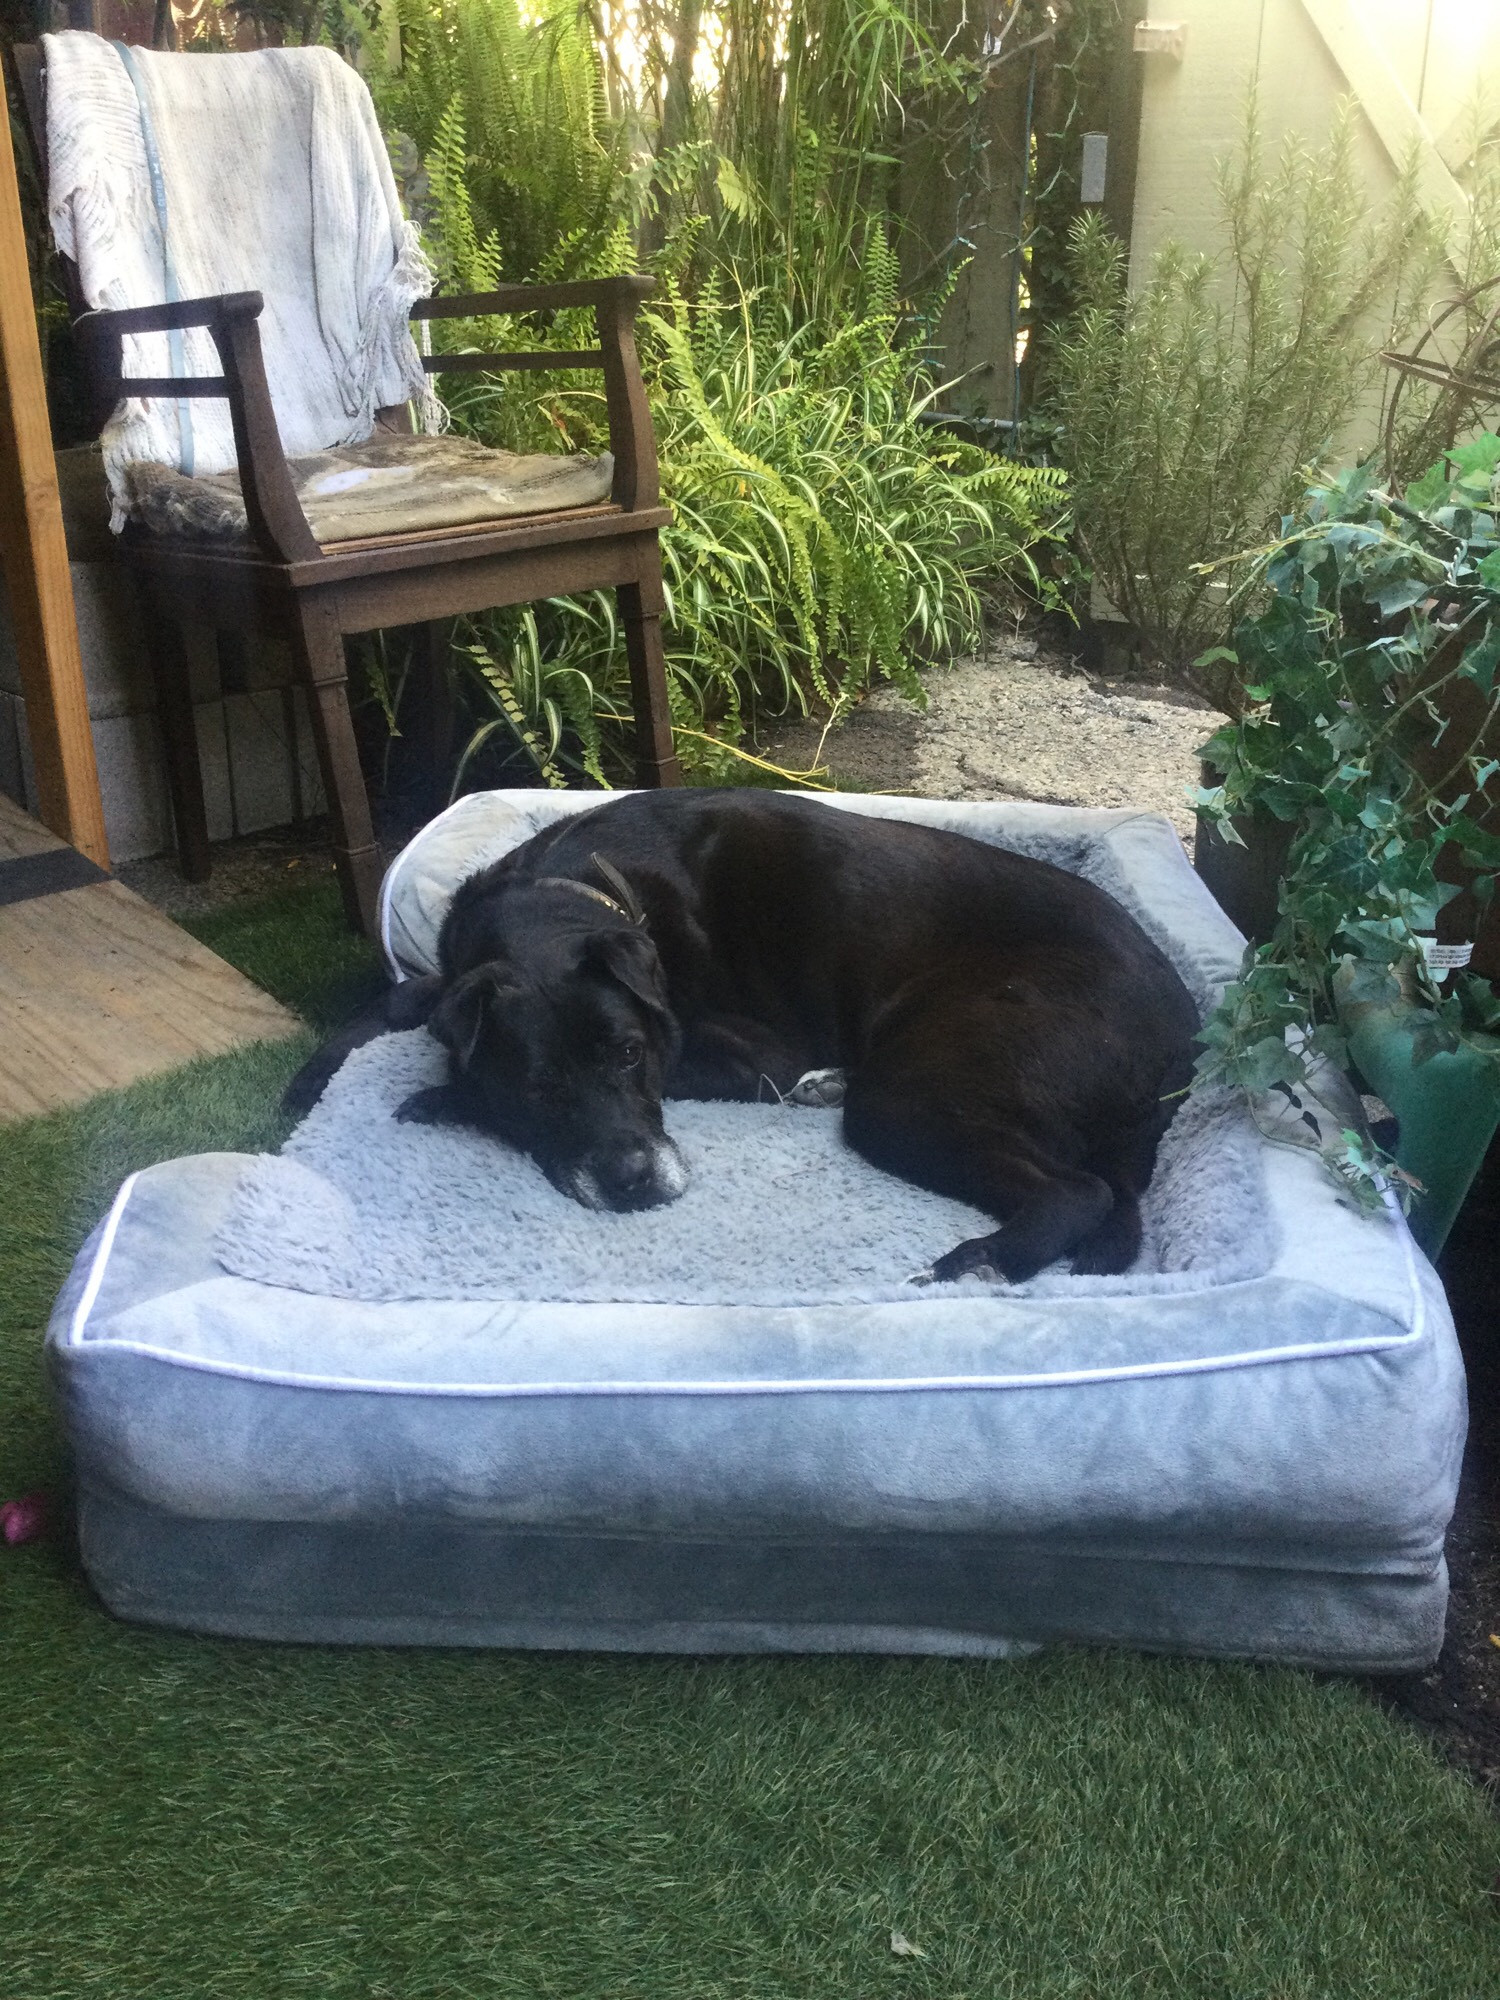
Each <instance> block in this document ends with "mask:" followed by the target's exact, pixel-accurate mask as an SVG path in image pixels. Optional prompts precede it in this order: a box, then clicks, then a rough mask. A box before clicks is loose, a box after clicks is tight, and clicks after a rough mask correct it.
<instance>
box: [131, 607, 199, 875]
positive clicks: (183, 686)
mask: <svg viewBox="0 0 1500 2000" xmlns="http://www.w3.org/2000/svg"><path fill="white" fill-rule="evenodd" d="M143 606H144V609H145V611H146V625H147V630H148V631H149V632H150V633H151V634H152V645H151V667H152V671H153V674H154V676H155V680H156V709H157V714H158V715H159V717H160V718H161V734H162V747H163V749H164V751H165V753H166V765H167V791H168V794H169V795H170V797H171V800H172V823H173V826H174V828H175V830H176V834H177V866H178V868H179V869H180V870H181V872H182V874H183V877H184V878H185V879H186V880H187V881H189V882H206V881H207V880H208V877H209V871H210V867H211V863H210V860H209V852H208V813H207V810H206V808H205V806H204V803H203V766H202V764H201V763H200V762H199V760H198V723H197V718H196V717H195V715H194V713H193V685H192V678H191V674H190V670H189V667H188V655H187V647H186V645H185V644H184V643H183V637H182V626H181V625H180V624H179V622H178V620H177V619H176V618H175V617H174V616H173V614H172V612H171V611H170V610H169V609H168V607H167V606H166V605H164V604H161V603H159V602H156V601H155V600H154V599H152V598H151V597H149V596H146V597H144V598H143Z"/></svg>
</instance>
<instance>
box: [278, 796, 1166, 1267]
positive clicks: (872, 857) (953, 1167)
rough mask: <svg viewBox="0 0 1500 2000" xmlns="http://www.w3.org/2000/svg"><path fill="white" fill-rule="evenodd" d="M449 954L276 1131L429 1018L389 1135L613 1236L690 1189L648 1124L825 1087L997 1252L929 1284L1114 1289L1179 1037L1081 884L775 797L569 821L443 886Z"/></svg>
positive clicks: (688, 802) (322, 1063)
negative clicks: (439, 1046)
mask: <svg viewBox="0 0 1500 2000" xmlns="http://www.w3.org/2000/svg"><path fill="white" fill-rule="evenodd" d="M439 952H440V958H441V963H442V972H441V973H440V974H439V975H436V976H434V977H433V978H431V979H427V980H420V981H412V982H408V983H407V984H406V985H405V986H402V987H398V988H396V989H395V992H394V993H393V995H392V1005H393V1009H394V1012H393V1013H388V1014H387V1016H386V1018H385V1019H383V1020H382V1021H380V1022H378V1023H375V1024H373V1025H372V1024H369V1023H365V1024H363V1026H361V1027H357V1028H356V1029H354V1030H353V1031H351V1032H350V1034H348V1035H347V1036H345V1037H343V1038H341V1040H340V1042H339V1043H338V1044H335V1045H334V1046H333V1047H332V1048H330V1049H329V1050H327V1051H325V1052H324V1054H323V1055H322V1057H321V1058H316V1059H315V1061H314V1064H312V1065H309V1069H308V1071H307V1072H305V1080H304V1078H299V1079H298V1083H297V1084H296V1085H294V1086H293V1091H294V1093H296V1097H295V1101H297V1102H299V1103H300V1104H302V1105H305V1104H307V1103H309V1102H311V1101H312V1100H313V1099H314V1098H315V1097H316V1094H317V1091H318V1089H321V1086H322V1083H323V1081H325V1080H326V1078H327V1076H328V1075H329V1074H331V1073H332V1069H333V1068H334V1067H336V1066H337V1062H338V1061H340V1060H342V1057H343V1055H344V1054H345V1053H347V1050H348V1048H349V1047H351V1046H353V1044H354V1043H355V1042H356V1041H358V1040H363V1039H368V1037H369V1035H370V1034H372V1033H376V1032H379V1030H380V1028H382V1027H384V1026H411V1025H415V1023H416V1022H417V1021H418V1020H420V1019H422V1018H424V1017H425V1018H426V1020H427V1025H428V1027H429V1029H430V1031H431V1032H432V1033H433V1034H434V1035H436V1036H437V1037H438V1039H439V1040H440V1041H442V1042H443V1043H444V1044H445V1045H446V1046H447V1048H448V1049H449V1051H450V1052H451V1075H450V1080H449V1081H448V1082H447V1083H446V1084H442V1085H439V1086H437V1087H436V1088H435V1089H432V1090H427V1091H422V1092H419V1093H418V1094H417V1095H416V1096H415V1097H414V1098H412V1099H410V1100H409V1101H408V1102H407V1104H405V1105H404V1106H403V1107H402V1111H401V1116H402V1117H404V1118H410V1119H418V1120H423V1121H432V1120H438V1119H445V1120H455V1121H459V1122H463V1123H468V1124H473V1125H477V1126H479V1127H480V1128H481V1129H483V1130H485V1131H488V1132H491V1133H494V1134H495V1135H496V1136H498V1137H499V1138H501V1139H503V1140H505V1141H506V1142H508V1143H509V1144H511V1145H513V1146H516V1147H519V1148H521V1149H522V1150H523V1151H525V1152H528V1153H530V1154H531V1155H532V1157H533V1158H534V1159H535V1160H536V1161H537V1164H538V1165H539V1166H540V1167H541V1168H542V1169H543V1171H544V1172H545V1173H546V1174H547V1175H548V1177H549V1178H550V1179H551V1180H552V1181H553V1183H554V1185H556V1186H557V1187H559V1188H561V1189H562V1190H563V1191H564V1192H565V1193H567V1194H570V1195H572V1196H573V1197H574V1198H575V1199H577V1200H579V1201H581V1202H583V1203H585V1204H586V1205H588V1206H591V1207H601V1208H613V1209H632V1208H649V1207H652V1206H654V1205H655V1204H657V1203H659V1202H663V1201H670V1200H672V1199H673V1198H674V1196H676V1195H678V1194H680V1193H681V1192H682V1189H683V1187H684V1185H685V1181H686V1175H685V1172H684V1169H683V1166H682V1162H681V1159H680V1157H679V1155H678V1153H677V1150H676V1148H675V1147H674V1146H673V1145H672V1142H671V1141H670V1139H668V1138H667V1137H666V1135H665V1133H664V1132H663V1130H662V1115H661V1105H662V1099H663V1097H664V1096H665V1097H694V1098H731V1099H741V1100H745V1099H749V1100H754V1099H757V1098H761V1097H767V1096H770V1095H771V1094H772V1093H773V1092H774V1093H775V1094H776V1095H778V1096H782V1097H786V1096H789V1095H790V1096H798V1097H800V1100H801V1101H804V1102H806V1101H823V1102H827V1101H830V1100H832V1101H836V1097H835V1096H834V1091H835V1088H836V1086H837V1084H838V1083H839V1082H842V1083H843V1086H844V1090H845V1095H844V1099H843V1102H844V1133H845V1137H846V1138H847V1139H848V1141H849V1144H850V1145H851V1146H853V1147H854V1149H855V1150H856V1151H857V1152H859V1153H862V1154H863V1155H864V1157H865V1158H866V1159H868V1160H871V1161H873V1163H874V1164H875V1165H876V1166H878V1167H883V1168H885V1169H886V1170H887V1171H889V1172H891V1173H894V1174H898V1175H900V1176H902V1177H903V1178H904V1179H906V1180H909V1181H914V1182H915V1183H916V1184H917V1185H918V1186H920V1187H926V1188H931V1189H933V1190H935V1191H936V1192H937V1193H940V1194H946V1195H951V1196H954V1197H956V1198H958V1199H960V1200H963V1201H967V1202H970V1203H972V1204H973V1205H974V1206H975V1207H977V1208H980V1209H982V1210H984V1211H985V1212H986V1213H988V1214H990V1215H993V1216H994V1217H995V1218H996V1219H997V1221H999V1222H1001V1224H1002V1227H1001V1228H999V1229H997V1230H996V1231H995V1232H994V1233H993V1234H991V1235H987V1236H980V1237H975V1238H974V1239H973V1240H972V1241H970V1242H967V1243H961V1244H959V1245H958V1247H957V1248H956V1249H954V1250H951V1251H950V1252H949V1253H948V1254H947V1256H945V1257H942V1258H940V1259H939V1260H938V1262H937V1263H936V1264H935V1265H934V1266H933V1270H932V1273H931V1275H932V1276H933V1277H934V1278H956V1277H959V1276H961V1275H963V1274H964V1273H965V1272H971V1271H978V1272H981V1273H985V1272H989V1273H994V1272H999V1273H1000V1274H1001V1275H1003V1276H1004V1277H1006V1278H1009V1279H1011V1280H1019V1279H1021V1278H1025V1277H1029V1276H1030V1275H1031V1274H1032V1273H1033V1272H1035V1271H1038V1270H1040V1269H1041V1268H1042V1267H1043V1266H1044V1265H1046V1264H1050V1263H1051V1262H1052V1261H1053V1260H1054V1259H1055V1258H1058V1257H1063V1256H1069V1255H1070V1256H1071V1258H1072V1262H1073V1268H1074V1269H1075V1270H1076V1271H1092V1272H1110V1271H1121V1270H1124V1269H1125V1268H1126V1267H1127V1266H1128V1265H1129V1264H1130V1263H1131V1262H1132V1260H1133V1259H1134V1257H1135V1255H1136V1253H1137V1251H1138V1249H1139V1246H1140V1235H1141V1222H1140V1209H1139V1204H1138V1197H1139V1195H1140V1193H1141V1191H1142V1190H1143V1189H1144V1187H1145V1185H1146V1183H1147V1181H1148V1180H1149V1178H1150V1174H1151V1168H1152V1164H1153V1162H1154V1160H1155V1156H1156V1147H1157V1142H1158V1140H1159V1138H1160V1136H1161V1134H1162V1132H1163V1131H1164V1130H1165V1128H1166V1126H1167V1124H1168V1122H1169V1120H1170V1117H1171V1113H1172V1110H1173V1102H1172V1099H1173V1098H1174V1096H1175V1095H1176V1094H1177V1093H1178V1092H1180V1090H1181V1088H1182V1087H1183V1086H1184V1085H1185V1084H1186V1082H1187V1080H1188V1077H1189V1075H1190V1073H1191V1060H1192V1055H1191V1044H1192V1040H1193V1036H1194V1033H1195V1031H1196V1028H1197V1016H1196V1013H1195V1010H1194V1007H1193V1004H1192V1001H1191V1000H1190V999H1189V997H1188V994H1187V991H1186V989H1185V988H1184V987H1183V985H1182V982H1181V980H1180V979H1179V978H1178V977H1177V974H1176V972H1175V971H1174V970H1173V969H1172V967H1171V966H1170V965H1169V964H1168V962H1167V961H1166V959H1165V958H1164V957H1163V956H1162V954H1161V953H1160V952H1159V951H1158V950H1157V949H1156V947H1155V946H1154V945H1153V944H1152V943H1151V942H1150V940H1149V939H1148V938H1147V937H1146V936H1145V934H1144V933H1143V932H1142V931H1141V930H1140V929H1139V927H1138V926H1137V925H1136V924H1135V923H1134V922H1133V921H1132V919H1131V918H1130V917H1128V916H1127V915H1126V913H1125V912H1124V911H1123V910H1122V909H1121V908H1120V907H1119V905H1118V904H1117V903H1115V902H1113V901H1112V900H1111V899H1110V897H1108V896H1107V895H1105V894H1104V893H1103V891H1102V890H1099V889H1096V888H1094V887H1093V886H1092V885H1091V884H1089V883H1087V882H1084V881H1082V880H1081V879H1079V878H1078V877H1077V876H1074V875H1070V874H1068V873H1067V872H1066V871H1064V870H1062V869H1059V868H1054V867H1052V866H1050V865H1049V864H1048V863H1046V862H1041V861H1031V860H1026V859H1023V858H1022V857H1020V856H1018V855H1014V854H1009V853H1006V852H1005V851H1003V850H1001V849H999V848H994V847H990V846H987V845H985V844H983V843H982V842H979V841H976V840H969V839H966V838H964V837H962V836H960V835H958V834H952V833H943V832H939V831H937V830H935V829H933V828H930V827H924V826H916V825H912V824H910V823H908V822H905V821H900V820H891V819H883V818H872V817H868V816H866V815H864V814H860V813H856V812H850V811H844V810H839V809H830V808H829V807H826V806H821V805H817V804H814V803H811V802H809V801H807V800H803V799H798V798H795V797H787V796H783V795H779V794H774V793H766V792H753V793H752V792H710V791H681V792H670V791H669V792H644V793H636V794H633V795H631V796H629V797H626V798H622V799H619V800H617V801H615V802H614V803H612V804H609V805H605V806H601V807H600V808H599V809H598V810H597V811H595V812H588V813H584V814H579V815H577V816H570V817H568V818H566V819H562V820H559V821H558V822H557V823H556V824H555V825H553V826H551V827H548V828H547V829H546V830H545V831H544V832H542V833H539V834H537V835H536V836H535V837H534V838H533V839H531V840H528V841H527V842H525V843H524V845H522V846H521V847H518V848H516V849H515V850H514V851H513V852H511V853H510V854H508V855H506V856H505V858H504V859H503V860H501V861H498V862H496V863H495V864H494V866H493V867H490V868H486V869H484V870H482V871H481V872H480V873H479V874H477V875H473V876H471V877H470V878H469V880H468V881H466V882H464V883H463V884H462V885H461V887H460V888H459V890H458V892H457V894H456V895H455V897H454V899H453V903H452V906H451V908H450V909H449V911H448V915H447V917H446V919H445V921H444V923H443V928H442V933H441V938H440V944H439ZM840 1071H842V1072H843V1073H844V1076H843V1078H842V1079H840V1078H838V1076H837V1072H840ZM810 1073H811V1074H810ZM820 1073H821V1074H820ZM799 1085H800V1091H799Z"/></svg>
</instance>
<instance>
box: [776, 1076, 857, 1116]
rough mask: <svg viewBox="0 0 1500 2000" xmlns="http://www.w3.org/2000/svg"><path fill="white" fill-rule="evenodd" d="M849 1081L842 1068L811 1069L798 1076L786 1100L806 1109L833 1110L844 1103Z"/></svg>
mask: <svg viewBox="0 0 1500 2000" xmlns="http://www.w3.org/2000/svg"><path fill="white" fill-rule="evenodd" d="M847 1081H848V1079H847V1076H846V1073H845V1072H844V1071H843V1070H841V1069H810V1070H808V1071H807V1072H806V1074H805V1075H803V1076H799V1077H798V1079H797V1081H796V1082H795V1083H794V1084H793V1085H792V1087H791V1089H790V1090H789V1091H788V1092H787V1094H786V1101H787V1103H788V1104H796V1105H800V1106H801V1107H802V1108H803V1109H804V1110H813V1111H832V1110H833V1109H835V1107H836V1106H838V1105H840V1104H842V1103H843V1101H844V1093H845V1090H846V1087H847Z"/></svg>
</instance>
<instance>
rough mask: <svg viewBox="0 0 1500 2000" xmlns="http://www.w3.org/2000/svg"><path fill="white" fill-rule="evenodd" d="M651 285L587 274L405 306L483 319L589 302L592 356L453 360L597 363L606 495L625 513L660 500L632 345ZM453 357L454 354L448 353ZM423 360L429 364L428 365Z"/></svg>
mask: <svg viewBox="0 0 1500 2000" xmlns="http://www.w3.org/2000/svg"><path fill="white" fill-rule="evenodd" d="M655 289H656V280H655V279H654V278H646V277H637V276H631V277H623V278H588V279H583V280H580V281H579V282H577V283H573V284H565V285H501V286H500V287H499V288H498V289H497V290H496V291H493V292H462V293H458V294H456V295H454V296H453V297H439V298H434V299H419V300H417V302H416V303H415V304H414V305H413V307H412V309H411V316H412V318H413V319H418V320H422V319H488V318H494V317H498V316H499V315H501V314H503V313H526V312H551V311H555V310H557V309H558V308H560V307H563V306H592V307H593V309H594V317H595V319H596V321H597V322H598V326H599V350H598V353H597V355H595V354H592V353H590V354H582V353H567V354H554V355H551V356H547V355H531V354H527V355H515V356H506V355H497V356H495V357H494V359H493V360H491V359H490V357H489V356H479V355H472V356H464V357H462V359H461V360H460V362H459V365H460V366H462V367H464V368H470V369H472V368H480V369H482V368H483V367H485V366H486V364H488V365H489V366H491V367H500V368H503V367H505V366H507V365H510V366H512V367H516V366H519V367H524V368H545V367H547V366H548V365H549V362H550V365H551V366H552V367H554V368H580V367H588V368H600V369H602V370H603V373H604V400H605V406H606V408H607V409H608V412H609V445H610V450H611V451H612V452H613V453H614V459H615V479H614V486H613V488H612V489H611V493H610V498H611V499H612V500H613V501H614V503H615V505H616V506H617V507H621V508H623V509H624V510H625V512H626V513H632V512H634V511H635V510H637V509H639V508H646V507H655V506H656V505H657V504H658V502H659V500H660V498H661V484H660V480H659V478H658V475H657V465H656V433H655V432H654V430H653V429H652V427H651V409H650V405H649V404H648V403H647V401H646V385H645V382H644V381H643V380H642V378H641V364H640V358H639V356H638V355H637V353H636V347H635V316H636V312H637V311H638V309H639V307H640V304H641V301H642V300H643V299H645V298H649V297H650V295H651V293H652V292H653V291H654V290H655ZM453 358H454V359H459V358H458V357H453ZM429 363H430V364H431V365H429ZM447 365H448V358H447V357H444V356H443V355H430V356H428V357H426V359H425V360H424V362H423V366H424V367H426V368H427V372H428V373H429V374H433V375H437V374H441V373H443V372H444V369H445V367H446V366H447Z"/></svg>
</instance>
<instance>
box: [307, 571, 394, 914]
mask: <svg viewBox="0 0 1500 2000" xmlns="http://www.w3.org/2000/svg"><path fill="white" fill-rule="evenodd" d="M292 657H293V660H294V662H295V665H296V669H297V672H298V673H299V675H300V676H301V678H302V679H303V681H304V682H305V683H306V685H307V706H308V712H309V714H310V716H311V718H312V728H313V741H314V743H315V744H316V746H317V752H318V768H319V770H320V771H321V772H322V774H323V790H324V792H325V793H326V794H327V797H328V810H329V812H330V813H331V814H332V816H333V858H334V861H335V863H336V865H337V867H338V871H339V888H340V889H341V890H342V891H343V897H344V913H345V915H346V916H347V917H348V919H349V923H350V925H351V927H352V928H353V929H355V930H362V931H363V932H364V933H365V935H366V936H367V937H371V938H373V937H375V936H376V934H377V931H378V928H379V926H378V923H377V915H376V904H377V900H378V898H379V894H380V877H381V873H382V869H381V861H380V851H379V849H378V848H377V847H376V845H375V834H374V830H373V828H372V827H371V825H370V801H369V798H368V797H367V795H366V792H365V777H364V772H363V771H362V770H361V769H360V765H359V746H358V744H357V743H356V742H355V738H354V721H353V718H352V717H351V715H350V713H349V675H348V668H347V665H346V663H345V660H344V635H343V633H342V632H341V631H340V630H339V625H338V618H337V616H336V615H335V613H334V610H333V607H332V606H331V605H323V604H320V603H318V602H317V601H316V599H314V600H313V601H311V602H309V601H307V600H306V599H304V600H303V601H302V603H300V604H299V605H298V607H297V612H296V616H295V621H294V625H293V632H292Z"/></svg>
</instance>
